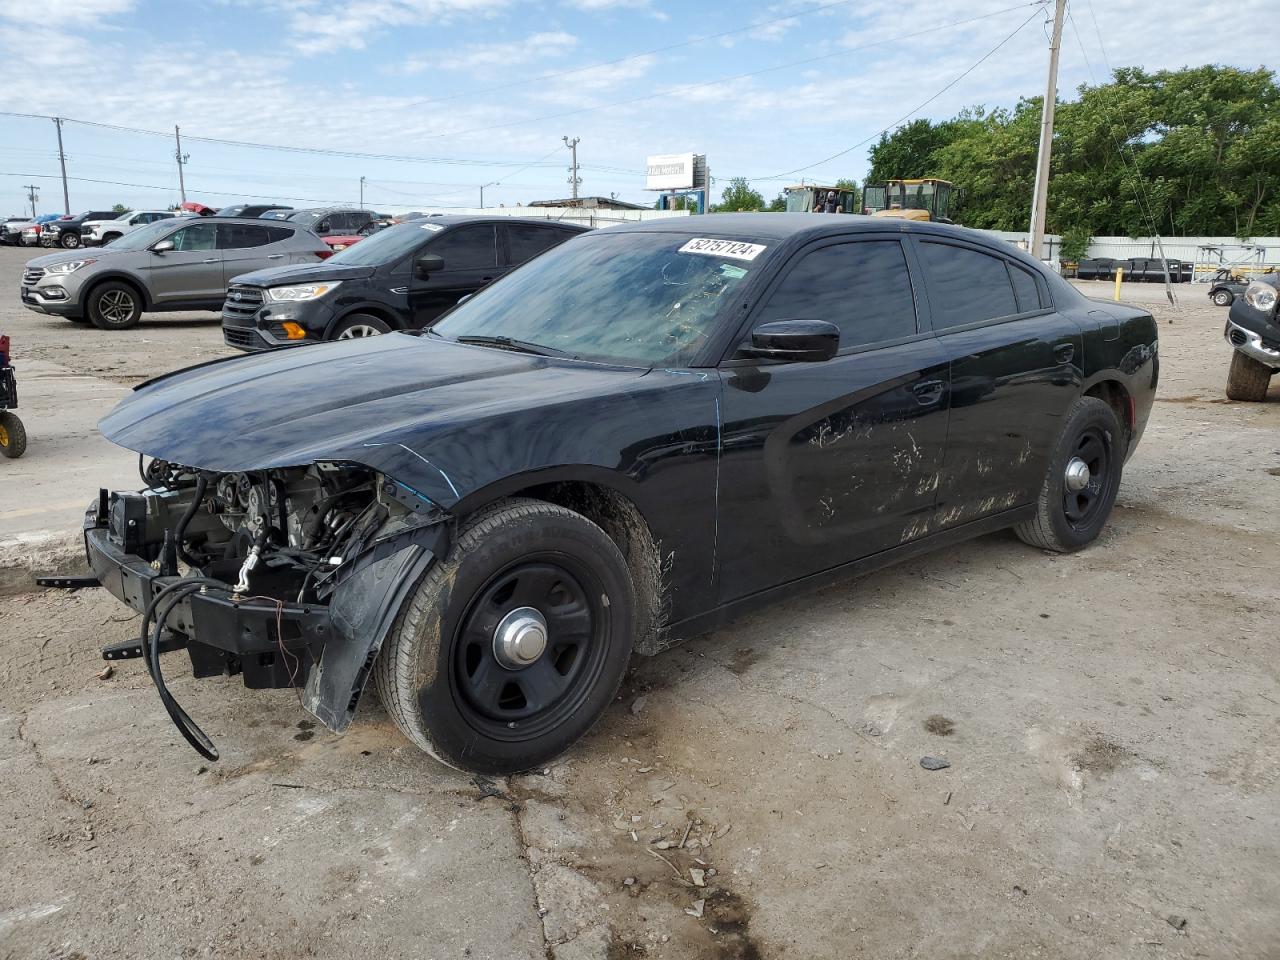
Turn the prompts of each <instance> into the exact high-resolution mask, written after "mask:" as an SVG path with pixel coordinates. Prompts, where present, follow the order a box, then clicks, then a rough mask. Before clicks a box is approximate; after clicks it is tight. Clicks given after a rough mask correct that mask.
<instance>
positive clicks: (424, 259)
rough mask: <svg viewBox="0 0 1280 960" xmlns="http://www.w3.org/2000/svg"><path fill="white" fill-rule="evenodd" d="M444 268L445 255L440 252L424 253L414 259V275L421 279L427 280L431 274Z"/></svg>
mask: <svg viewBox="0 0 1280 960" xmlns="http://www.w3.org/2000/svg"><path fill="white" fill-rule="evenodd" d="M443 269H444V257H442V256H440V255H439V254H435V253H424V254H423V255H422V256H420V257H419V258H418V259H417V260H415V261H413V275H414V276H415V277H417V278H418V279H419V280H425V279H427V277H428V276H429V275H430V274H433V273H437V272H438V271H440V270H443Z"/></svg>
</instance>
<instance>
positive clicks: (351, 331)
mask: <svg viewBox="0 0 1280 960" xmlns="http://www.w3.org/2000/svg"><path fill="white" fill-rule="evenodd" d="M390 332H391V325H390V324H389V323H387V322H386V321H385V320H380V319H378V318H377V317H375V316H372V315H370V314H367V313H353V314H352V315H351V316H349V317H344V318H343V319H342V320H341V321H340V322H339V323H338V325H337V326H336V327H334V328H333V338H332V339H334V340H360V339H363V338H364V337H377V336H381V335H382V334H384V333H390Z"/></svg>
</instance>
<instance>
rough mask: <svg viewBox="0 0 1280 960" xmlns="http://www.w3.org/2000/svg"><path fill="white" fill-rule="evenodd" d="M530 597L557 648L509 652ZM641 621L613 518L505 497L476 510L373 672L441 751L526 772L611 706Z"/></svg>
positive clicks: (485, 769)
mask: <svg viewBox="0 0 1280 960" xmlns="http://www.w3.org/2000/svg"><path fill="white" fill-rule="evenodd" d="M529 611H534V621H535V622H536V621H537V620H539V619H540V620H541V622H542V630H543V633H542V636H543V637H544V638H545V640H544V646H545V649H543V650H542V651H541V652H540V653H537V654H535V655H534V659H532V660H531V661H529V662H528V663H526V664H524V665H520V664H512V662H511V661H510V660H507V661H506V662H504V661H503V659H502V658H503V657H504V656H509V654H508V653H507V650H508V648H507V647H505V646H503V645H502V644H501V642H500V640H501V639H502V638H504V637H507V636H509V634H508V633H507V632H506V631H505V630H504V625H506V624H510V623H513V622H518V621H519V620H520V618H521V617H528V616H530V614H529V613H528V612H529ZM513 617H514V618H515V621H513V620H512V619H511V618H513ZM634 630H635V590H634V587H633V586H632V582H631V577H630V573H629V571H628V570H627V565H626V562H625V561H624V560H623V557H622V554H621V553H620V552H619V550H618V547H617V545H616V544H614V542H613V541H612V540H610V539H609V537H608V536H607V535H606V534H605V532H604V531H603V530H601V529H600V528H599V527H597V526H596V525H595V524H594V523H592V522H591V521H589V520H587V519H586V518H585V517H583V516H581V515H580V514H577V513H574V512H573V511H571V510H567V509H565V508H564V507H560V506H556V505H553V504H550V503H544V502H542V501H540V500H527V499H513V500H505V501H501V502H499V503H496V504H494V505H492V506H490V507H487V508H485V509H483V510H481V511H479V512H478V513H476V514H475V515H473V516H472V517H471V518H469V519H468V520H467V521H466V522H465V523H464V524H463V526H462V528H461V530H460V531H459V534H458V537H457V539H456V540H455V542H454V544H453V546H452V548H451V549H450V551H449V554H448V556H447V557H445V558H444V559H443V560H438V561H437V562H436V563H435V565H434V566H433V567H432V568H431V569H430V570H429V571H428V572H427V574H426V576H424V577H423V579H422V581H421V582H420V583H419V584H418V586H417V588H416V590H415V591H414V593H413V594H412V595H411V596H410V598H409V599H408V600H407V601H406V602H405V605H404V607H403V608H402V609H401V611H400V613H399V616H398V617H397V619H396V623H395V625H394V626H393V627H392V630H391V635H390V636H389V637H388V638H387V641H386V643H385V644H384V645H383V648H382V650H381V651H380V653H379V654H378V659H377V662H376V664H375V666H374V680H375V683H376V685H377V689H378V696H379V697H380V698H381V700H382V703H383V705H384V706H385V707H386V709H387V712H388V713H389V714H390V715H391V718H392V719H393V720H394V721H395V723H396V726H398V727H399V728H400V730H401V732H403V733H404V735H405V736H406V737H408V738H409V739H410V740H412V741H413V742H414V743H415V744H417V745H418V746H419V747H421V748H422V749H423V750H425V751H427V752H428V753H430V754H431V755H432V756H434V757H436V758H437V759H438V760H441V761H442V762H444V763H446V764H448V765H450V766H453V767H457V768H459V769H463V770H471V771H476V772H479V773H485V774H509V773H516V772H519V771H521V770H527V769H529V768H531V767H536V766H539V765H541V764H544V763H546V762H547V761H548V760H550V759H551V758H553V757H555V756H557V755H559V754H560V753H562V752H563V751H564V750H566V749H567V748H568V747H569V746H570V745H572V744H573V743H575V742H576V741H577V740H579V739H580V738H581V737H582V736H583V735H585V734H586V733H587V731H588V730H589V729H590V728H591V727H592V725H593V724H594V723H595V722H596V720H598V719H599V717H600V716H601V714H603V713H604V711H605V709H606V708H607V707H608V706H609V703H610V702H611V701H612V700H613V697H614V694H615V693H616V692H617V690H618V685H619V684H620V683H621V682H622V678H623V675H624V674H625V673H626V670H627V663H628V661H629V659H630V656H631V646H632V640H633V636H634Z"/></svg>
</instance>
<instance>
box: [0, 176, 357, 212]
mask: <svg viewBox="0 0 1280 960" xmlns="http://www.w3.org/2000/svg"><path fill="white" fill-rule="evenodd" d="M0 177H30V178H31V179H33V180H57V179H58V175H57V174H56V173H55V174H48V173H5V172H0ZM67 179H68V180H75V181H77V182H79V183H99V184H106V185H108V186H113V187H136V188H137V189H139V190H163V191H165V192H166V193H176V192H177V190H176V188H175V187H174V186H173V185H172V184H170V185H169V186H160V185H159V184H155V183H127V182H125V181H123V180H97V179H94V178H92V177H67ZM200 192H201V193H205V194H212V195H214V196H218V197H246V198H248V199H250V200H297V201H300V202H302V203H318V204H331V203H350V202H351V201H350V200H341V201H338V200H334V199H333V198H332V197H328V198H324V199H319V198H316V197H287V196H280V195H276V196H267V195H265V194H261V193H242V192H240V191H239V190H236V191H230V190H205V189H201V190H200Z"/></svg>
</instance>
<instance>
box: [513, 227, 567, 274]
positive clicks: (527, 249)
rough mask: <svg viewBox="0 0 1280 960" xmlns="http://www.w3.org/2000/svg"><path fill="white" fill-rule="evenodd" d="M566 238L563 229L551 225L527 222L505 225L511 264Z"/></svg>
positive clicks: (522, 261)
mask: <svg viewBox="0 0 1280 960" xmlns="http://www.w3.org/2000/svg"><path fill="white" fill-rule="evenodd" d="M565 239H567V238H566V236H565V233H564V231H562V230H556V229H554V228H552V227H531V226H529V225H528V224H523V223H512V224H508V225H507V244H508V246H509V247H510V248H511V265H512V266H513V267H514V266H515V265H516V264H519V263H524V262H525V261H526V260H532V259H533V258H534V257H536V256H537V255H538V254H540V253H541V252H542V251H543V250H549V249H551V248H552V247H554V246H555V245H556V244H557V243H559V242H560V241H561V240H565Z"/></svg>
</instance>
